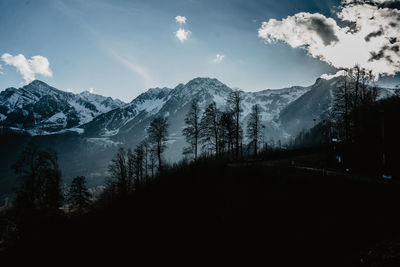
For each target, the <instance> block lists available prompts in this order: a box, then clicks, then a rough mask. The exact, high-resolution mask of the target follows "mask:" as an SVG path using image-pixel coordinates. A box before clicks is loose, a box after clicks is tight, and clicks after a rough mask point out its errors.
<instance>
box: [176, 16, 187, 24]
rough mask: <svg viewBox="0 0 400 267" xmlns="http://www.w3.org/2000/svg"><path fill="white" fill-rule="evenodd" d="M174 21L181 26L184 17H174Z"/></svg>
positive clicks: (184, 20) (184, 21)
mask: <svg viewBox="0 0 400 267" xmlns="http://www.w3.org/2000/svg"><path fill="white" fill-rule="evenodd" d="M175 20H176V22H178V23H179V24H181V25H182V24H185V23H186V17H185V16H176V17H175Z"/></svg>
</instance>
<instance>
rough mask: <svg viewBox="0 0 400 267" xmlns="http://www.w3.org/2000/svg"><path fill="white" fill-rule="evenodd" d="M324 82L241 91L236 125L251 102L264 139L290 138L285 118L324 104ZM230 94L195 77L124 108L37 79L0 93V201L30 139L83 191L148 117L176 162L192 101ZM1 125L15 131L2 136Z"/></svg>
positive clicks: (138, 135) (221, 101)
mask: <svg viewBox="0 0 400 267" xmlns="http://www.w3.org/2000/svg"><path fill="white" fill-rule="evenodd" d="M326 83H328V82H323V81H321V82H318V81H317V83H316V84H314V85H313V86H309V87H299V86H294V87H290V88H284V89H279V90H271V89H267V90H263V91H259V92H243V94H242V96H243V101H242V109H243V113H242V115H241V121H242V125H244V126H245V125H246V123H247V119H248V115H249V114H250V111H251V107H252V105H254V104H259V105H260V109H261V117H262V123H263V124H264V125H265V126H266V127H265V128H264V133H263V134H264V136H265V141H267V140H269V139H275V140H279V139H282V140H283V139H284V138H286V137H288V136H290V135H289V134H288V133H290V134H295V131H292V132H290V131H289V130H290V129H289V128H288V127H287V125H289V123H290V117H291V116H293V118H294V120H295V119H299V120H301V118H300V117H299V116H300V115H299V114H307V112H308V111H309V110H307V107H310V108H313V107H315V106H318V105H325V104H324V103H319V102H318V101H320V100H321V98H319V97H313V95H315V94H316V92H319V91H324V88H327V87H324V86H322V85H324V84H326ZM328 85H329V83H328ZM332 86H333V85H332ZM329 88H331V87H329ZM232 90H233V89H231V88H230V87H228V86H227V85H225V84H223V83H222V82H220V81H218V80H217V79H211V78H196V79H193V80H191V81H189V82H188V83H186V84H179V85H177V86H176V87H175V88H173V89H172V88H152V89H149V90H148V91H146V92H144V93H142V94H141V95H139V96H138V97H137V98H135V99H134V100H133V101H132V102H130V103H127V104H124V103H122V102H121V101H118V100H113V99H111V98H106V97H102V96H98V95H93V94H90V93H89V92H83V93H81V94H72V93H67V92H63V91H60V90H57V89H55V88H53V87H51V86H49V85H47V84H45V83H43V82H40V81H34V82H32V83H31V84H29V85H27V86H24V87H22V88H19V89H16V88H9V89H6V90H5V91H3V92H1V93H0V116H1V122H0V123H1V124H0V147H2V148H4V149H0V159H1V161H0V162H1V164H0V197H1V196H2V194H3V195H4V196H6V195H7V194H8V193H9V192H10V190H12V188H13V187H14V185H15V181H14V180H13V179H12V177H13V174H12V171H11V169H10V168H9V166H11V165H12V164H13V163H14V162H15V161H16V159H17V158H18V155H19V153H20V151H21V150H22V149H23V147H24V145H25V144H26V143H27V142H28V141H29V140H32V139H33V140H34V141H35V142H36V143H38V144H39V145H41V146H43V147H51V148H52V149H54V150H55V151H57V152H58V155H59V162H60V168H61V171H62V173H63V180H64V181H65V182H66V183H69V182H70V181H71V180H72V178H74V177H76V176H78V175H84V176H85V177H86V178H87V179H88V184H89V186H91V187H94V186H99V185H102V184H103V183H104V179H105V178H106V177H107V165H108V164H109V162H110V160H111V158H112V157H113V155H114V154H115V152H116V150H117V149H118V147H119V146H124V147H126V148H134V147H135V146H136V145H137V144H139V142H141V141H142V140H143V139H144V138H145V137H146V136H147V132H146V129H147V127H148V126H149V124H150V122H151V121H152V120H153V119H154V117H155V116H163V117H167V118H168V123H169V127H168V131H169V141H168V148H167V150H166V151H165V153H164V155H165V158H166V160H168V161H170V162H174V161H176V160H179V159H181V157H182V150H183V148H184V147H185V146H187V144H186V142H185V138H184V136H182V129H183V127H184V118H185V116H186V114H187V111H188V109H189V107H190V104H191V101H192V100H194V99H196V100H198V103H199V106H200V108H201V109H202V110H204V109H205V108H206V107H207V105H209V104H210V103H211V102H212V101H214V102H216V104H217V107H218V108H219V109H221V110H224V109H225V108H226V107H225V105H226V100H227V98H228V96H229V94H230V93H231V92H232ZM324 94H328V95H329V90H328V91H327V92H321V95H324ZM317 95H318V94H317ZM303 98H305V100H302V99H303ZM307 99H308V100H307ZM303 109H304V111H303ZM285 114H286V115H285ZM289 114H292V115H291V116H289ZM313 114H314V113H313ZM315 114H316V113H315ZM306 119H307V118H306ZM1 126H3V127H1ZM7 128H11V129H15V128H17V129H20V130H19V131H15V130H12V131H7V130H5V129H7ZM244 129H245V127H244ZM22 130H24V131H22ZM27 133H30V135H27ZM54 133H57V134H54ZM1 177H5V178H4V179H3V178H1ZM10 177H11V178H10Z"/></svg>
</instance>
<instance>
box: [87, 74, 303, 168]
mask: <svg viewBox="0 0 400 267" xmlns="http://www.w3.org/2000/svg"><path fill="white" fill-rule="evenodd" d="M309 90H310V87H291V88H285V89H279V90H271V89H268V90H264V91H260V92H243V93H242V96H243V101H242V109H243V113H242V115H241V116H242V123H243V125H246V122H247V119H248V115H249V114H250V112H251V107H252V106H253V105H254V104H259V105H260V108H261V116H262V121H263V123H264V124H265V125H266V126H267V127H266V128H265V131H266V132H268V133H267V134H266V136H269V138H274V139H276V138H278V137H280V136H281V135H282V134H283V133H282V132H281V131H280V129H279V125H278V124H277V122H276V121H274V120H277V116H278V115H279V113H280V112H281V110H283V109H284V108H285V107H286V106H287V105H288V104H290V103H291V102H292V101H294V100H296V99H297V98H298V97H300V96H301V95H303V94H304V93H306V92H307V91H309ZM232 91H233V89H231V88H230V87H228V86H227V85H225V84H223V83H221V82H220V81H218V80H217V79H211V78H195V79H193V80H191V81H189V82H188V83H186V84H179V85H178V86H176V87H175V88H174V89H169V88H153V89H149V90H148V91H147V92H145V93H143V94H141V95H139V96H138V97H137V98H136V99H134V100H133V101H132V102H131V103H129V104H127V105H125V106H122V107H120V108H117V109H115V110H112V111H110V112H107V113H105V114H102V115H100V116H98V117H96V118H95V119H94V120H92V121H91V122H89V123H87V124H85V125H83V126H82V128H83V129H84V130H85V133H84V136H86V137H88V138H109V139H110V140H112V141H114V142H121V143H124V144H126V145H128V146H135V145H136V144H137V143H138V142H140V141H141V140H143V139H144V138H145V137H146V128H147V127H148V125H149V124H150V122H151V120H152V119H154V117H155V116H162V117H168V123H169V142H168V146H169V149H168V151H167V153H166V154H167V157H168V158H170V157H169V156H171V155H173V158H170V159H171V160H176V159H178V158H179V157H180V156H181V154H182V148H183V146H185V145H186V144H185V141H184V137H183V136H182V128H183V127H184V117H185V115H186V113H187V111H188V109H189V107H190V104H191V102H192V101H193V100H197V101H198V103H199V107H200V109H201V110H202V111H204V110H205V108H206V107H207V106H208V105H209V104H210V103H211V102H215V103H216V104H217V107H218V108H219V109H221V110H225V109H226V102H227V99H228V97H229V95H230V93H231V92H232ZM168 155H169V156H168Z"/></svg>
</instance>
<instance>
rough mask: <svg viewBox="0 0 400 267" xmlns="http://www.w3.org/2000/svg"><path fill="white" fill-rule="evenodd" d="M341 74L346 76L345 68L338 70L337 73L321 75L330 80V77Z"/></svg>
mask: <svg viewBox="0 0 400 267" xmlns="http://www.w3.org/2000/svg"><path fill="white" fill-rule="evenodd" d="M340 76H346V71H344V70H339V71H338V72H336V73H335V74H326V73H325V74H322V75H321V76H320V77H321V78H322V79H325V80H330V79H332V78H335V77H340Z"/></svg>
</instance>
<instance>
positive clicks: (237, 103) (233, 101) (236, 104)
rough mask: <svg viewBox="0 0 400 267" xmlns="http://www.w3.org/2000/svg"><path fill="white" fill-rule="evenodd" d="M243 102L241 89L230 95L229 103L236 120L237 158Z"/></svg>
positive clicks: (237, 156)
mask: <svg viewBox="0 0 400 267" xmlns="http://www.w3.org/2000/svg"><path fill="white" fill-rule="evenodd" d="M241 103H242V92H241V91H240V90H234V91H232V92H231V94H230V95H229V97H228V100H227V105H228V107H229V109H230V110H231V111H232V113H233V118H234V121H235V149H236V158H239V146H240V113H241V112H242V109H241Z"/></svg>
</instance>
